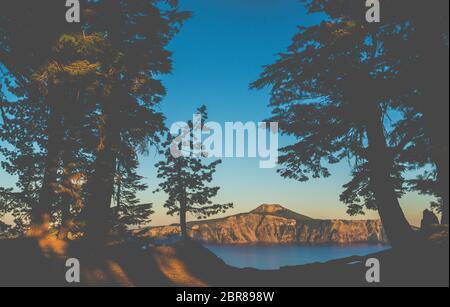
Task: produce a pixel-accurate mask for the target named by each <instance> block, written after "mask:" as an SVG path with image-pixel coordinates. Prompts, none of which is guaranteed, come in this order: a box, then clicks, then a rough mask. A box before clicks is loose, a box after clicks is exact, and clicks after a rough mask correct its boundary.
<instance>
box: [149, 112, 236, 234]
mask: <svg viewBox="0 0 450 307" xmlns="http://www.w3.org/2000/svg"><path fill="white" fill-rule="evenodd" d="M198 114H200V115H201V116H202V121H201V124H200V125H201V126H202V127H194V123H193V122H192V121H189V122H188V125H187V127H185V128H187V129H188V131H185V130H186V129H183V131H182V135H185V136H188V135H189V136H190V137H189V140H187V141H186V142H188V144H184V145H188V147H190V148H191V150H192V151H191V152H190V153H186V152H183V146H184V145H183V142H180V143H179V144H176V139H175V138H174V137H173V136H169V137H168V140H167V142H166V143H165V144H164V150H163V151H162V152H161V153H162V154H164V158H165V159H164V160H163V161H160V162H158V163H157V164H156V165H155V166H156V167H157V169H158V178H160V179H162V180H163V181H162V182H161V183H160V184H159V189H157V190H156V191H155V192H159V191H163V192H165V193H166V194H167V195H168V199H167V200H166V202H165V204H164V207H165V208H167V209H168V211H167V214H169V215H175V214H176V215H179V216H180V228H181V236H182V238H183V240H187V239H188V238H189V235H188V227H187V214H188V213H190V214H193V215H194V216H196V217H197V218H199V219H202V218H207V217H210V216H212V215H215V214H218V213H220V212H222V213H225V212H226V210H228V209H230V208H232V207H233V204H232V203H228V204H214V203H213V202H212V200H211V198H213V197H215V196H216V195H217V193H218V192H219V190H220V188H219V187H209V186H207V184H208V183H210V182H211V181H212V180H213V175H214V173H215V172H216V168H217V165H219V164H220V163H221V160H216V161H213V162H211V163H204V162H203V161H202V158H203V159H204V158H206V157H205V156H204V153H202V157H197V156H195V155H194V154H192V152H193V149H194V147H195V148H198V149H200V148H201V144H200V140H197V139H195V136H194V133H193V129H194V128H196V129H205V127H204V126H203V125H204V122H205V121H206V119H207V113H206V108H205V107H201V108H199V110H198ZM176 151H179V153H180V155H177V154H175V155H174V154H173V153H174V152H176Z"/></svg>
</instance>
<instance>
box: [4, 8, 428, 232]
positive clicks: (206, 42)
mask: <svg viewBox="0 0 450 307" xmlns="http://www.w3.org/2000/svg"><path fill="white" fill-rule="evenodd" d="M180 2H181V8H182V9H184V10H189V11H192V13H193V17H192V18H191V19H190V20H189V21H188V22H187V23H186V24H185V26H184V27H183V28H182V31H181V33H180V34H178V35H177V37H176V38H175V39H174V40H173V42H172V43H171V44H170V50H171V51H173V53H174V55H173V60H174V63H173V72H172V74H171V75H168V76H164V77H163V80H164V84H165V86H166V88H167V91H168V95H167V97H166V98H165V99H164V101H163V103H162V105H161V110H162V111H163V112H164V114H165V115H166V117H167V125H168V126H170V125H171V124H172V123H174V122H177V121H186V120H188V119H190V118H192V114H193V112H194V111H195V109H196V108H197V107H199V106H200V105H203V104H204V105H206V106H207V107H208V113H209V119H210V120H212V121H215V122H219V123H224V122H227V121H231V122H236V121H241V122H247V121H254V122H257V121H261V120H264V119H266V118H267V117H269V115H270V109H269V108H268V107H267V104H268V99H269V96H268V90H263V91H254V90H249V89H248V85H249V83H251V82H252V81H254V80H256V79H257V78H258V75H259V74H260V73H261V71H262V66H263V65H267V64H271V63H273V62H274V61H275V59H276V55H277V53H279V52H282V51H284V50H285V49H286V48H287V46H288V45H289V44H290V41H291V38H292V36H293V35H294V34H295V33H296V32H297V26H299V25H303V26H305V25H310V24H314V23H317V22H319V21H320V18H321V17H320V16H318V15H314V16H312V15H308V14H306V10H305V9H304V7H303V6H302V5H301V3H300V2H299V1H298V0H181V1H180ZM287 141H288V140H286V139H283V140H282V141H281V143H282V144H283V143H286V142H287ZM140 160H141V166H140V169H139V173H140V174H141V175H142V176H145V177H146V179H145V182H146V183H147V184H148V185H149V189H148V191H145V192H143V193H141V194H140V198H141V200H142V201H143V202H152V203H154V207H155V211H156V213H155V215H154V216H153V224H155V225H160V224H168V223H174V222H176V220H177V219H176V217H168V216H166V214H165V212H166V211H165V209H164V208H163V203H164V200H165V195H164V194H163V193H158V194H153V193H152V191H153V190H154V189H155V188H156V187H157V184H158V181H157V180H156V171H155V168H154V164H155V162H156V160H157V157H155V152H154V150H152V151H151V153H150V154H149V155H148V156H143V157H141V159H140ZM331 170H332V173H333V176H332V177H330V178H327V179H319V180H312V181H309V182H307V183H299V182H295V181H293V180H287V179H283V178H281V177H280V176H279V175H278V174H277V173H276V170H275V169H260V168H259V160H258V159H247V158H240V159H224V162H223V164H222V165H220V166H219V168H218V171H217V173H216V176H215V180H214V184H215V185H219V186H221V187H222V188H221V190H220V192H219V195H218V197H217V198H216V201H218V202H227V203H228V202H233V203H234V205H235V208H234V209H233V210H230V211H229V212H228V213H227V214H234V213H239V212H246V211H250V210H252V209H254V208H255V207H256V206H258V205H259V204H262V203H279V204H282V205H283V206H285V207H288V208H290V209H292V210H295V211H297V212H300V213H303V214H305V215H309V216H311V217H316V218H349V217H348V215H346V213H345V211H346V207H345V205H343V204H342V203H340V202H339V194H340V192H341V190H342V188H341V187H342V185H343V184H344V183H346V182H347V181H348V180H349V179H350V176H349V174H350V168H349V166H348V165H347V164H346V163H345V162H344V163H341V164H339V165H335V166H333V167H332V168H331ZM10 183H11V178H8V177H7V176H6V175H4V174H0V185H3V186H5V185H10ZM428 202H429V200H428V199H427V198H426V197H421V196H417V195H415V194H409V195H407V196H406V197H405V198H404V199H403V200H402V204H403V205H404V208H405V212H406V215H407V217H408V219H409V220H410V221H411V222H412V223H413V224H418V223H419V222H420V217H421V212H422V210H423V209H424V208H425V207H427V206H428ZM358 218H361V217H358ZM364 218H377V215H376V214H375V213H371V214H368V215H366V216H365V217H364Z"/></svg>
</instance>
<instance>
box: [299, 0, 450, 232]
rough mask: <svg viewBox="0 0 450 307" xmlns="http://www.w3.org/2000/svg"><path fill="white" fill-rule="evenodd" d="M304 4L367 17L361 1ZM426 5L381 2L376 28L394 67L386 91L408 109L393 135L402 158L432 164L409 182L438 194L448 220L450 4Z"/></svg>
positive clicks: (412, 164) (410, 164)
mask: <svg viewBox="0 0 450 307" xmlns="http://www.w3.org/2000/svg"><path fill="white" fill-rule="evenodd" d="M303 2H305V3H306V4H307V5H308V6H309V8H310V9H311V11H325V12H326V13H327V14H329V15H330V16H331V17H332V18H336V19H337V18H347V19H352V20H360V19H362V18H363V16H364V12H363V11H362V10H364V9H365V8H364V7H363V6H362V5H361V3H360V1H358V0H349V1H334V0H314V1H311V0H304V1H303ZM423 6H424V5H423V3H422V2H420V1H407V0H386V1H383V18H382V24H381V25H378V26H375V27H374V28H373V30H374V31H376V33H377V36H378V39H379V40H381V41H383V63H385V65H386V66H389V67H392V70H393V71H395V78H391V80H390V82H391V85H390V87H389V88H387V87H385V90H386V91H389V93H391V96H392V97H395V99H393V100H392V104H393V106H394V107H396V108H399V109H401V110H402V112H403V113H404V118H403V120H402V121H401V122H400V123H398V125H397V128H398V131H396V132H394V134H393V142H394V143H396V144H398V145H399V146H398V152H397V154H398V155H399V156H400V157H399V159H398V161H399V162H402V163H405V164H406V166H407V169H414V170H418V169H421V168H423V167H424V166H428V165H432V166H434V169H435V170H433V171H431V172H430V171H428V170H425V173H424V174H423V175H419V177H418V178H417V179H416V180H413V181H412V182H410V183H411V187H412V188H413V189H414V190H417V191H419V192H421V193H426V194H430V195H433V196H436V197H437V199H438V200H439V203H440V205H439V206H438V207H440V208H439V210H440V211H442V223H444V224H448V208H449V204H448V203H449V200H448V199H449V196H448V185H449V171H448V170H449V153H448V148H449V135H448V131H449V126H448V123H449V117H448V114H449V112H448V110H449V104H448V101H449V90H448V79H449V70H448V69H449V50H448V48H449V44H448V35H449V34H448V29H449V18H448V10H449V2H448V1H445V0H437V1H434V2H433V5H430V6H427V9H426V10H424V9H423ZM431 76H432V77H431ZM432 182H435V183H432ZM431 185H432V186H431Z"/></svg>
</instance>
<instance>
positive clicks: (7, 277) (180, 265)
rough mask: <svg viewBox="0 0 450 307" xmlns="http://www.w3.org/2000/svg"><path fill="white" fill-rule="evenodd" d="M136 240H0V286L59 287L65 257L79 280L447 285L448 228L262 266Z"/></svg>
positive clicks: (187, 246) (195, 248) (193, 247)
mask: <svg viewBox="0 0 450 307" xmlns="http://www.w3.org/2000/svg"><path fill="white" fill-rule="evenodd" d="M142 246H143V244H142V241H136V240H133V241H130V242H127V243H123V242H122V243H116V244H110V245H109V246H108V247H106V248H104V249H102V251H101V252H100V251H98V252H96V253H86V252H84V251H85V250H87V249H86V247H85V245H84V243H83V242H81V241H79V242H72V243H70V244H67V243H65V242H61V241H58V240H54V239H41V240H37V239H14V240H0V286H65V285H67V282H66V280H65V273H66V270H67V268H66V267H65V262H66V260H67V259H68V258H77V259H79V260H80V264H81V281H82V282H81V284H78V286H80V285H81V286H126V287H133V286H183V287H184V286H187V287H204V286H233V287H236V286H253V287H270V286H373V285H384V286H408V285H411V286H448V285H449V248H448V232H447V233H446V234H443V235H442V236H439V235H437V234H436V233H435V234H434V238H433V242H432V243H431V242H430V243H429V244H425V245H423V246H421V247H417V249H415V250H412V251H408V252H403V253H400V252H395V251H393V250H389V251H385V252H381V253H378V254H374V255H370V256H366V257H350V258H346V259H340V260H335V261H331V262H328V263H325V264H310V265H302V266H294V267H284V268H281V269H279V270H271V271H263V270H256V269H237V268H233V267H230V266H228V265H226V264H225V263H224V262H223V261H222V260H221V259H219V258H218V257H216V256H215V255H214V254H213V253H211V252H210V251H209V250H207V249H206V248H204V247H202V246H201V245H200V244H198V243H195V242H190V243H177V244H172V245H160V246H148V247H147V248H145V249H144V248H143V247H142ZM372 257H375V258H377V259H379V260H380V264H381V281H382V283H381V284H368V283H367V282H366V279H365V275H366V271H367V268H366V266H365V263H366V259H368V258H372Z"/></svg>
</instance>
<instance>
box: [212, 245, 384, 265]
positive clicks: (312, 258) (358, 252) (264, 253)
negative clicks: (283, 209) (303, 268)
mask: <svg viewBox="0 0 450 307" xmlns="http://www.w3.org/2000/svg"><path fill="white" fill-rule="evenodd" d="M205 247H207V248H208V249H209V250H210V251H212V252H213V253H214V254H216V255H217V256H218V257H219V258H221V259H222V260H223V261H225V263H227V264H228V265H231V266H234V267H238V268H256V269H261V270H271V269H279V268H280V267H282V266H287V265H301V264H308V263H314V262H327V261H330V260H334V259H339V258H346V257H350V256H366V255H369V254H372V253H376V252H379V251H383V250H386V249H389V248H390V246H388V245H382V244H355V245H316V246H307V245H209V244H208V245H205Z"/></svg>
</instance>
